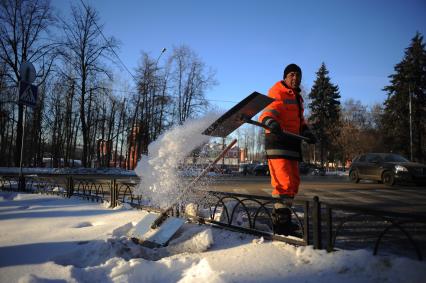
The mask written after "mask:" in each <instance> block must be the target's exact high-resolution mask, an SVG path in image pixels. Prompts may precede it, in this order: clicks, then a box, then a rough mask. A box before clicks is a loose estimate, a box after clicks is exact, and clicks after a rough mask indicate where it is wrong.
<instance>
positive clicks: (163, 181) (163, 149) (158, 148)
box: [135, 113, 218, 208]
mask: <svg viewBox="0 0 426 283" xmlns="http://www.w3.org/2000/svg"><path fill="white" fill-rule="evenodd" d="M217 118H218V115H217V114H213V113H210V114H208V115H206V116H205V117H204V118H202V119H199V120H188V121H187V122H185V123H184V124H183V125H181V126H176V127H175V128H173V129H171V130H170V131H167V132H165V133H164V134H162V135H161V136H160V137H159V138H158V139H157V140H156V141H154V142H152V143H151V144H150V145H149V146H148V155H147V156H146V155H143V156H142V158H141V160H140V161H139V163H138V165H137V166H136V168H135V173H136V174H137V175H138V176H139V177H141V182H140V183H139V185H138V186H137V188H136V189H135V194H137V195H143V196H144V199H149V204H150V205H152V206H157V207H161V208H165V207H168V206H169V205H170V204H172V203H173V202H174V201H175V200H176V197H177V196H178V195H179V193H180V192H182V190H183V189H184V184H183V182H182V181H181V180H180V179H179V178H178V173H177V168H178V166H179V164H180V163H181V162H182V161H183V160H184V158H185V157H187V156H188V155H189V154H190V153H191V152H192V151H193V150H194V149H196V148H197V147H198V146H200V145H202V144H204V143H206V142H207V141H208V140H209V138H210V137H208V136H205V135H202V134H201V133H202V132H203V131H204V130H205V129H206V128H207V127H208V126H210V125H211V124H212V123H213V122H214V121H215V120H216V119H217Z"/></svg>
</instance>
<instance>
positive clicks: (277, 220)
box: [272, 207, 297, 236]
mask: <svg viewBox="0 0 426 283" xmlns="http://www.w3.org/2000/svg"><path fill="white" fill-rule="evenodd" d="M272 224H273V228H274V233H275V234H278V235H285V236H288V235H291V234H293V233H294V231H295V230H296V229H297V227H295V226H297V225H295V224H293V223H292V222H291V210H290V209H289V208H287V207H278V208H277V207H274V209H273V210H272Z"/></svg>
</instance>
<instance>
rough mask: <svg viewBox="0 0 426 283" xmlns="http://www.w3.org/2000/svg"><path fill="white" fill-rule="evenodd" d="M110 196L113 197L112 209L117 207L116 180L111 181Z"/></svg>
mask: <svg viewBox="0 0 426 283" xmlns="http://www.w3.org/2000/svg"><path fill="white" fill-rule="evenodd" d="M109 187H110V195H111V204H110V206H109V207H110V208H114V207H116V206H117V181H116V180H115V179H113V180H111V183H110V186H109Z"/></svg>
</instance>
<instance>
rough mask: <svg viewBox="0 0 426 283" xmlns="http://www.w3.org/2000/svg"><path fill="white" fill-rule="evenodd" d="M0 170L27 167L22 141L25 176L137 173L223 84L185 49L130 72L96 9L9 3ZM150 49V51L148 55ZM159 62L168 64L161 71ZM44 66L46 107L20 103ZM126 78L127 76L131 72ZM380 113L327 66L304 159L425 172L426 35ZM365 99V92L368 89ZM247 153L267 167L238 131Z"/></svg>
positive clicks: (3, 35) (143, 61)
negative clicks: (54, 170)
mask: <svg viewBox="0 0 426 283" xmlns="http://www.w3.org/2000/svg"><path fill="white" fill-rule="evenodd" d="M0 22H1V26H0V166H19V162H20V154H21V140H22V136H23V131H24V130H25V134H24V137H25V140H24V144H25V147H24V148H23V149H24V152H23V157H24V159H23V165H24V166H41V165H42V162H43V157H49V158H50V159H51V160H52V163H53V164H52V165H53V166H54V167H58V166H65V167H68V166H72V165H73V162H74V160H81V162H82V165H83V166H85V167H89V166H92V165H93V164H92V163H93V161H94V160H96V161H97V164H96V165H97V166H110V165H112V166H122V167H126V168H132V167H133V165H134V164H135V161H136V160H137V159H138V157H139V156H140V154H141V153H146V152H147V147H148V145H149V143H150V142H151V141H153V140H155V139H156V138H157V137H158V136H159V135H160V134H161V133H162V132H163V131H165V130H167V129H169V128H170V127H172V126H173V125H174V124H181V123H183V122H184V121H185V120H186V119H188V118H193V117H196V116H197V115H199V114H200V113H202V112H203V111H205V110H206V109H207V108H208V101H207V100H206V99H205V93H206V91H207V90H208V89H209V88H210V87H211V86H213V85H214V84H215V83H216V81H215V73H214V72H213V71H212V70H211V69H210V68H208V67H207V66H206V65H205V63H204V62H203V61H202V59H201V58H200V57H199V56H198V55H197V54H196V53H195V52H194V51H193V50H191V48H190V47H188V46H177V47H174V48H173V50H171V51H168V52H167V56H166V55H164V56H162V55H163V51H161V53H160V51H159V52H158V54H154V55H151V54H148V53H142V55H141V58H140V61H139V63H138V67H137V70H136V71H129V70H127V68H126V67H125V66H124V64H123V63H122V62H121V60H120V58H119V56H118V55H117V52H118V50H119V42H118V41H117V40H116V39H115V38H113V37H106V36H105V35H104V34H103V31H102V24H101V19H100V18H99V15H98V13H97V12H96V10H94V9H93V8H91V7H86V6H78V7H72V9H71V14H70V16H69V17H66V18H65V17H60V16H58V15H56V14H55V13H54V10H53V9H52V7H51V6H50V2H49V1H47V0H38V1H36V0H4V1H0ZM141 49H143V46H141ZM160 59H161V60H160ZM23 62H31V63H33V64H34V65H35V66H36V69H37V71H38V72H37V77H36V81H35V84H36V85H37V86H38V102H37V104H36V106H35V107H33V108H27V110H26V111H25V112H26V113H25V115H24V107H23V106H22V105H21V104H18V102H17V92H18V87H19V81H20V80H21V78H20V73H19V69H20V66H21V64H22V63H23ZM117 67H121V68H122V70H121V71H122V72H128V73H130V75H131V76H132V77H133V80H134V83H135V85H136V89H132V88H130V87H129V86H128V85H127V84H126V83H125V82H121V83H117V81H118V80H117V79H116V78H115V77H116V76H114V73H113V72H112V70H113V69H116V68H117ZM123 67H124V68H123ZM389 73H390V75H389V78H390V83H389V85H388V86H383V89H384V90H385V91H386V92H387V99H386V100H385V102H384V104H383V105H374V106H371V107H367V106H365V105H363V104H362V102H361V101H356V100H348V101H345V102H341V101H340V100H341V97H340V90H339V87H338V84H336V83H334V82H332V79H331V78H330V76H329V71H328V69H327V67H326V65H325V63H323V64H321V66H320V67H319V69H318V72H317V77H316V79H315V81H314V84H313V87H312V89H311V90H309V91H306V93H305V95H304V98H305V108H306V112H307V115H306V116H307V119H308V121H309V122H310V124H311V125H312V130H313V132H314V133H315V134H316V136H317V138H318V143H317V144H316V145H315V146H311V145H309V146H308V145H304V147H305V159H307V160H310V161H313V160H316V161H320V162H321V163H322V164H324V163H326V162H327V161H328V162H338V161H340V162H341V163H344V162H345V161H347V160H350V159H352V158H353V157H354V156H355V155H357V154H359V153H363V152H371V151H376V152H391V151H392V152H396V153H400V154H402V155H404V156H405V157H407V158H409V159H412V160H416V161H420V162H425V160H426V123H425V122H426V121H425V120H426V118H425V117H426V94H425V93H426V51H425V46H424V43H423V36H422V35H421V34H419V33H417V34H416V35H415V36H414V38H413V39H412V41H411V43H410V44H409V46H408V47H407V48H406V50H405V54H404V57H403V59H402V61H401V62H399V63H397V64H396V65H395V68H394V71H393V72H392V71H391V70H390V71H389ZM360 89H361V90H362V86H360ZM236 135H237V136H238V138H239V145H240V147H245V148H246V149H248V156H249V157H250V159H258V158H262V154H261V152H262V141H263V138H262V135H263V134H262V132H261V131H259V129H257V130H252V129H250V128H249V129H244V128H243V129H240V130H239V131H237V133H236Z"/></svg>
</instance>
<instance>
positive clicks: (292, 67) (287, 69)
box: [283, 64, 302, 79]
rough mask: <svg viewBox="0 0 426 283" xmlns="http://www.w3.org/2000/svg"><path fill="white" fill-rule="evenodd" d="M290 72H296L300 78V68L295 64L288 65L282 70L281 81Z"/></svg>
mask: <svg viewBox="0 0 426 283" xmlns="http://www.w3.org/2000/svg"><path fill="white" fill-rule="evenodd" d="M290 72H298V73H299V74H300V76H302V70H301V69H300V67H299V66H297V65H296V64H290V65H288V66H287V67H285V69H284V76H283V79H285V77H287V75H288V73H290Z"/></svg>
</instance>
